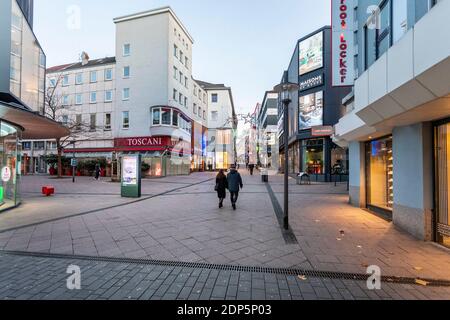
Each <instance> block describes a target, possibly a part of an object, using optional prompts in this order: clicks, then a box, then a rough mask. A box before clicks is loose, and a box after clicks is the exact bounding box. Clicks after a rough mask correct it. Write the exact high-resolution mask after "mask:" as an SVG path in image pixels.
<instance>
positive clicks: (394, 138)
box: [334, 0, 450, 246]
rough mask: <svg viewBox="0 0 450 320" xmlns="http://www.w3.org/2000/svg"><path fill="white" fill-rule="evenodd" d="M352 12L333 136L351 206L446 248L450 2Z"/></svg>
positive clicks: (360, 7) (363, 7)
mask: <svg viewBox="0 0 450 320" xmlns="http://www.w3.org/2000/svg"><path fill="white" fill-rule="evenodd" d="M369 6H375V8H378V9H377V10H372V11H370V10H368V7H369ZM354 11H355V17H356V18H355V20H356V22H355V40H356V48H355V61H356V70H355V71H356V81H355V88H354V95H353V97H351V98H350V99H347V100H346V101H344V103H345V106H346V114H345V115H344V116H343V117H342V118H341V119H340V120H339V123H338V124H337V125H336V127H335V137H334V139H335V141H336V142H337V143H339V144H341V145H348V146H349V154H350V201H351V203H352V204H354V205H356V206H360V207H363V208H368V209H370V210H372V211H373V212H376V213H378V214H380V215H382V216H384V217H386V218H387V219H392V220H393V223H394V224H395V225H397V226H398V227H400V228H402V229H403V230H405V231H407V232H409V233H410V234H412V235H414V236H416V237H417V238H419V239H423V240H432V241H436V242H439V243H442V244H444V245H446V246H450V220H449V209H448V208H449V206H448V199H449V188H448V186H449V182H450V175H449V174H448V169H447V168H448V167H449V164H450V162H449V159H450V153H449V150H450V149H449V146H450V144H449V141H450V134H449V132H450V124H449V117H450V85H449V84H450V38H449V34H450V29H449V25H448V23H447V20H448V16H449V15H450V2H449V1H425V0H416V1H406V0H405V1H402V0H400V1H398V0H395V1H375V0H372V1H370V0H360V1H358V2H357V5H355V6H354ZM368 12H369V13H370V14H369V13H368Z"/></svg>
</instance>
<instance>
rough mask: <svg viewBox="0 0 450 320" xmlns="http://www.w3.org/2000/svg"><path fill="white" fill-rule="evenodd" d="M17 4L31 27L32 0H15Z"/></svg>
mask: <svg viewBox="0 0 450 320" xmlns="http://www.w3.org/2000/svg"><path fill="white" fill-rule="evenodd" d="M17 4H18V5H19V7H20V8H21V9H22V13H23V16H24V18H25V19H26V20H27V21H28V24H29V26H30V28H31V29H33V14H34V0H17Z"/></svg>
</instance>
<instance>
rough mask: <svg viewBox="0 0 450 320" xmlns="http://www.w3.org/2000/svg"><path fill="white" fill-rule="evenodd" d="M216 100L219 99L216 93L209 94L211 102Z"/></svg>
mask: <svg viewBox="0 0 450 320" xmlns="http://www.w3.org/2000/svg"><path fill="white" fill-rule="evenodd" d="M218 101H219V97H218V95H217V93H213V94H212V95H211V102H212V103H217V102H218Z"/></svg>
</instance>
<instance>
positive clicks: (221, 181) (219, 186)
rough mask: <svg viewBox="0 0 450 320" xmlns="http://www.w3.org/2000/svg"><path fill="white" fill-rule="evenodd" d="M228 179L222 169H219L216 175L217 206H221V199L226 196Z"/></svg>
mask: <svg viewBox="0 0 450 320" xmlns="http://www.w3.org/2000/svg"><path fill="white" fill-rule="evenodd" d="M227 188H228V181H227V177H226V175H225V173H224V171H223V170H219V173H218V174H217V177H216V188H215V190H216V191H217V196H218V197H219V208H223V200H224V199H225V198H226V197H227Z"/></svg>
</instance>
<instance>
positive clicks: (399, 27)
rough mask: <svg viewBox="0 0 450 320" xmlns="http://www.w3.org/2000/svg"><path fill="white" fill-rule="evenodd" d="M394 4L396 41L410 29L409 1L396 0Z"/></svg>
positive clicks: (394, 41) (394, 36)
mask: <svg viewBox="0 0 450 320" xmlns="http://www.w3.org/2000/svg"><path fill="white" fill-rule="evenodd" d="M392 6H393V8H392V20H393V21H392V29H393V30H392V32H393V39H392V40H393V43H396V42H397V41H398V40H400V39H401V38H402V37H403V35H404V34H405V33H406V31H407V30H408V16H407V15H408V3H407V0H396V1H393V2H392Z"/></svg>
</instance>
